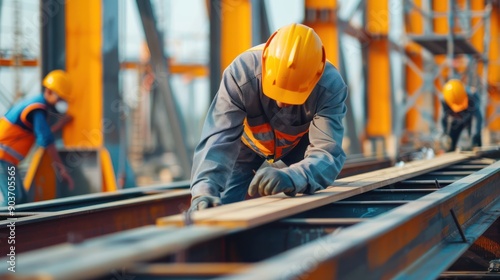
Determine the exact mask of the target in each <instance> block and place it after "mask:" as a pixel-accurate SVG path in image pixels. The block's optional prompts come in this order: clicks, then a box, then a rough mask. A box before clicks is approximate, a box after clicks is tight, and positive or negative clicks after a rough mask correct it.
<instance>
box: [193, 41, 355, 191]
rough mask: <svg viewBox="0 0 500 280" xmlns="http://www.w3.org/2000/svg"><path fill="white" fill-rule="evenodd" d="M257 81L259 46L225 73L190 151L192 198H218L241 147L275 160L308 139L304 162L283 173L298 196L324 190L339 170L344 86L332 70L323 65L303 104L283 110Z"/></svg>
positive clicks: (259, 70) (337, 73)
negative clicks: (192, 152)
mask: <svg viewBox="0 0 500 280" xmlns="http://www.w3.org/2000/svg"><path fill="white" fill-rule="evenodd" d="M261 77H262V51H261V49H260V48H259V47H257V48H252V49H250V50H248V51H246V52H243V53H242V54H240V55H239V56H238V57H237V58H236V59H235V60H234V61H233V62H232V63H231V64H230V65H229V66H228V67H227V68H226V69H225V71H224V73H223V77H222V80H221V84H220V87H219V90H218V92H217V95H216V97H215V99H214V100H213V101H212V104H211V105H210V108H209V110H208V112H207V116H206V119H205V123H204V126H203V130H202V134H201V139H200V142H199V144H198V145H197V147H196V150H195V154H194V160H193V169H192V176H191V179H192V180H191V192H192V195H193V196H198V195H209V194H210V195H214V196H218V195H219V194H220V192H222V191H223V190H224V189H225V188H226V183H227V182H228V179H229V177H230V176H231V173H232V171H233V166H234V164H235V162H236V160H237V158H238V153H239V151H240V148H241V145H246V146H248V147H250V148H251V149H252V150H253V151H255V152H256V154H257V155H259V156H260V157H262V158H266V159H269V158H272V159H275V160H277V159H279V158H281V157H283V156H284V155H286V154H287V153H289V152H293V151H291V150H292V149H293V147H294V146H295V145H296V144H297V143H298V141H299V140H300V138H301V137H302V136H304V135H308V137H309V142H310V145H309V147H308V149H307V151H306V154H305V156H304V160H302V161H300V162H298V163H296V164H292V165H291V166H289V167H287V168H284V169H282V170H284V171H285V172H287V173H288V174H289V175H290V176H291V177H292V178H293V179H294V185H295V186H296V187H297V188H298V189H297V191H298V192H299V193H300V192H303V193H314V192H315V191H317V190H320V189H323V188H325V187H327V186H329V185H330V184H332V183H333V181H334V180H335V178H336V177H337V175H338V173H339V172H340V170H341V169H342V167H343V164H344V162H345V153H344V151H343V150H342V139H343V134H344V127H343V124H342V121H343V118H344V116H345V113H346V110H347V108H346V105H345V100H346V98H347V86H346V84H345V82H344V81H343V79H342V77H341V76H340V74H339V72H338V71H337V69H335V67H334V66H333V65H332V64H331V63H327V64H326V67H325V72H324V73H323V76H322V77H321V79H320V80H319V82H318V84H317V85H316V87H315V88H314V90H313V91H312V93H311V95H310V96H309V98H308V99H307V100H306V102H305V103H304V104H302V105H294V106H287V107H283V108H279V107H278V106H277V104H276V101H274V100H272V99H270V98H268V97H267V96H266V95H265V94H264V93H263V92H262V83H261ZM250 172H251V171H250Z"/></svg>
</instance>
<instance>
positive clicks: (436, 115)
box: [398, 0, 493, 145]
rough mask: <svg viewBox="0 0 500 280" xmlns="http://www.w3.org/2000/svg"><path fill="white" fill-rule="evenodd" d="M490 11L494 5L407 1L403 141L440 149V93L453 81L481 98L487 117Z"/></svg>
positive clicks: (402, 48) (401, 49)
mask: <svg viewBox="0 0 500 280" xmlns="http://www.w3.org/2000/svg"><path fill="white" fill-rule="evenodd" d="M492 8H493V2H492V1H470V0H462V1H452V0H448V1H430V0H405V1H404V7H403V11H404V15H403V16H404V27H405V28H404V30H405V32H404V34H403V36H402V37H403V38H402V39H403V40H402V42H403V44H401V45H399V46H398V49H399V53H400V54H401V55H402V56H403V61H404V63H405V69H406V72H405V74H404V75H405V76H406V79H405V80H406V84H405V85H403V88H402V90H403V91H404V92H405V97H406V98H405V104H404V106H403V107H402V108H405V112H404V113H405V114H406V122H405V123H404V124H403V125H405V127H404V128H405V131H404V132H403V135H404V137H403V140H405V139H406V140H408V142H411V143H419V144H427V145H429V144H431V145H435V144H436V143H437V141H436V138H437V137H439V135H440V133H441V131H442V128H441V127H440V121H439V119H440V115H441V114H442V108H441V105H440V104H441V103H440V100H441V99H442V97H441V96H442V93H441V88H442V86H443V85H444V83H446V81H447V80H449V79H452V78H456V79H460V80H462V81H463V82H464V84H465V85H466V88H467V90H468V92H469V93H471V94H477V95H479V98H480V100H481V109H482V110H481V114H482V115H483V116H485V114H486V104H487V102H488V63H489V56H488V54H489V47H490V39H491V36H490V22H491V21H490V18H491V12H492ZM485 126H486V127H487V126H488V122H487V123H486V124H485ZM485 138H486V139H489V137H485Z"/></svg>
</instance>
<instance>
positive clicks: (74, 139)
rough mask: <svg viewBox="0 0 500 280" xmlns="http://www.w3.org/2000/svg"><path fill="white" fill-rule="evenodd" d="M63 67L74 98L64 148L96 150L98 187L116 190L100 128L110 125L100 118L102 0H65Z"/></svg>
mask: <svg viewBox="0 0 500 280" xmlns="http://www.w3.org/2000/svg"><path fill="white" fill-rule="evenodd" d="M65 6H66V71H67V72H68V74H69V75H70V79H71V82H72V90H73V95H74V98H73V100H71V102H70V105H69V110H68V114H70V115H71V116H73V117H74V119H73V121H72V122H71V123H70V124H69V125H68V126H66V127H65V128H64V130H63V140H64V144H65V146H66V148H68V149H73V150H74V151H77V150H82V149H83V150H86V149H87V150H95V151H96V152H97V153H98V161H99V165H100V166H99V167H100V171H101V176H102V190H103V191H113V190H116V188H117V186H116V180H115V179H116V178H115V174H114V169H113V164H112V161H111V158H110V154H109V152H108V150H107V149H106V148H105V146H104V132H105V131H106V130H107V131H109V130H111V129H114V128H113V127H112V125H113V124H112V123H110V122H107V121H106V120H104V119H103V98H104V92H103V86H104V85H103V83H104V81H103V54H102V53H103V50H102V41H103V38H102V34H103V33H102V29H103V21H102V13H103V0H87V1H66V4H65ZM77 155H78V153H77Z"/></svg>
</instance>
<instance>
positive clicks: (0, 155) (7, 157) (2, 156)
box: [0, 149, 19, 165]
mask: <svg viewBox="0 0 500 280" xmlns="http://www.w3.org/2000/svg"><path fill="white" fill-rule="evenodd" d="M0 160H3V161H6V162H8V163H12V164H14V165H18V164H19V160H18V159H17V158H15V157H13V156H12V155H11V154H9V153H8V152H6V151H4V150H2V149H0Z"/></svg>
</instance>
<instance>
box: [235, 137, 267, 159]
mask: <svg viewBox="0 0 500 280" xmlns="http://www.w3.org/2000/svg"><path fill="white" fill-rule="evenodd" d="M241 141H243V144H245V145H246V146H247V147H249V148H250V149H252V150H253V151H254V152H256V153H259V154H262V155H264V156H265V157H269V156H271V155H273V154H274V152H273V149H269V148H267V147H266V146H265V145H263V143H260V142H258V141H253V140H252V139H251V138H250V137H249V136H248V135H247V134H243V135H242V137H241ZM261 144H262V145H261ZM268 144H269V143H268ZM270 144H271V145H272V144H273V143H270ZM272 146H273V147H274V145H272Z"/></svg>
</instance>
